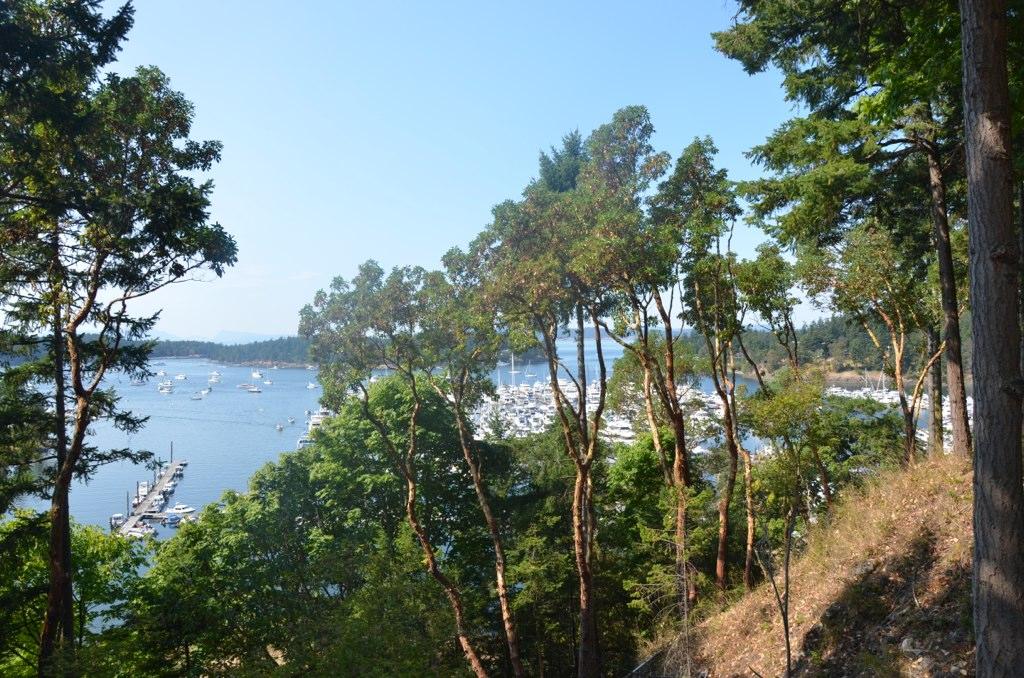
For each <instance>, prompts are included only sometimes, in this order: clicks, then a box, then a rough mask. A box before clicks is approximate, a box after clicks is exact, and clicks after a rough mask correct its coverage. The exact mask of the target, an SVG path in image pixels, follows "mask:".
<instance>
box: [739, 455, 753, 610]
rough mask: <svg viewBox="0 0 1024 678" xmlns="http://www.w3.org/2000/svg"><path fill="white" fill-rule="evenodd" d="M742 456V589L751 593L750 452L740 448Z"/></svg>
mask: <svg viewBox="0 0 1024 678" xmlns="http://www.w3.org/2000/svg"><path fill="white" fill-rule="evenodd" d="M740 453H741V454H742V455H743V492H744V495H745V499H746V505H747V550H746V557H745V559H744V561H743V588H744V589H745V590H747V591H751V590H753V588H754V532H755V530H754V528H755V527H756V525H755V523H754V485H753V474H752V464H751V459H750V452H748V451H747V450H746V448H744V447H742V446H741V447H740Z"/></svg>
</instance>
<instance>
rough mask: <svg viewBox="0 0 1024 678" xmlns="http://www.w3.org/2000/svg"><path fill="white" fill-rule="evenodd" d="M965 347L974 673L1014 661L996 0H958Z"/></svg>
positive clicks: (1011, 416)
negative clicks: (966, 263)
mask: <svg viewBox="0 0 1024 678" xmlns="http://www.w3.org/2000/svg"><path fill="white" fill-rule="evenodd" d="M960 13H961V32H962V38H963V40H962V42H963V68H964V78H963V82H964V128H965V133H966V138H967V179H968V192H967V205H968V218H969V226H970V228H969V235H970V252H971V259H970V264H971V304H972V308H973V312H972V314H971V327H972V337H973V340H974V346H973V350H972V356H973V357H972V367H973V375H974V433H975V439H976V448H975V450H976V453H975V460H974V581H973V594H974V633H975V642H976V653H975V662H976V670H977V675H978V676H981V677H982V678H988V677H989V676H1012V675H1019V671H1020V668H1021V667H1022V666H1024V642H1021V639H1022V638H1024V558H1022V557H1021V554H1022V553H1024V474H1022V468H1021V395H1022V389H1021V385H1022V384H1021V377H1020V360H1021V356H1020V350H1021V349H1020V327H1019V326H1018V324H1017V311H1018V307H1017V296H1018V286H1019V275H1018V273H1019V266H1020V260H1019V253H1018V251H1017V237H1016V234H1015V233H1014V224H1013V194H1012V191H1013V184H1012V177H1013V170H1012V166H1011V159H1012V157H1013V155H1012V150H1011V145H1010V102H1009V87H1008V76H1007V56H1006V45H1007V7H1006V2H1005V0H960Z"/></svg>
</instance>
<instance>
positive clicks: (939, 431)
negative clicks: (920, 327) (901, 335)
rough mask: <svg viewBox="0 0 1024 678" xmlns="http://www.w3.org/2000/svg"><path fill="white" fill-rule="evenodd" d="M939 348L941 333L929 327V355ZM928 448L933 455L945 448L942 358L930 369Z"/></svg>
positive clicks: (938, 453) (939, 453)
mask: <svg viewBox="0 0 1024 678" xmlns="http://www.w3.org/2000/svg"><path fill="white" fill-rule="evenodd" d="M938 350H939V333H938V331H937V330H936V329H935V328H934V327H929V328H928V355H935V352H936V351H938ZM928 374H929V377H930V379H929V380H928V403H929V408H928V450H929V454H931V455H932V456H938V455H941V454H942V453H943V452H944V450H943V440H942V439H943V436H944V435H945V432H944V431H943V428H942V360H941V359H940V360H936V361H935V363H934V364H933V365H932V366H931V368H930V369H929V370H928Z"/></svg>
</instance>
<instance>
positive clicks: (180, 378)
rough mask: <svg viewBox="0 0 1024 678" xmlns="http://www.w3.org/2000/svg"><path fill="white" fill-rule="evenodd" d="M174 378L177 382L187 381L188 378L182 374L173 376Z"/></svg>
mask: <svg viewBox="0 0 1024 678" xmlns="http://www.w3.org/2000/svg"><path fill="white" fill-rule="evenodd" d="M174 378H175V379H177V380H178V381H185V380H186V379H188V377H186V376H185V375H184V374H176V375H174Z"/></svg>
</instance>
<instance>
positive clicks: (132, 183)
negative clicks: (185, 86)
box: [0, 68, 235, 673]
mask: <svg viewBox="0 0 1024 678" xmlns="http://www.w3.org/2000/svg"><path fill="white" fill-rule="evenodd" d="M82 84H83V85H85V86H90V83H82ZM83 105H84V106H85V107H86V114H85V117H84V119H85V121H86V122H85V123H84V124H83V126H82V127H81V129H79V130H78V131H77V132H76V134H75V135H74V136H73V137H68V136H67V135H63V134H59V133H55V134H48V133H47V129H48V128H47V126H46V125H37V126H36V127H35V128H34V132H33V133H34V134H36V135H37V142H38V152H37V153H36V155H35V157H34V159H33V160H32V165H31V167H30V170H29V174H30V176H31V179H30V180H29V181H26V182H25V183H24V187H23V189H22V190H21V191H20V192H19V193H18V194H17V196H16V197H15V198H14V200H16V201H17V204H12V203H8V204H9V205H11V207H12V209H10V210H9V212H8V213H7V214H6V215H5V217H6V219H5V226H6V228H5V229H4V231H3V235H2V239H3V241H2V244H3V248H2V250H3V253H2V254H0V270H2V271H3V277H4V280H5V281H7V284H8V294H7V295H6V297H5V301H6V302H8V303H7V304H6V306H5V308H4V309H3V310H4V313H5V314H6V316H7V318H8V321H9V322H10V323H11V324H12V325H13V326H14V327H16V328H18V330H19V331H20V332H22V333H23V334H24V335H32V336H46V337H48V341H47V353H46V357H45V360H47V361H48V364H49V365H50V368H51V371H50V375H49V376H48V381H49V386H48V388H49V389H52V398H53V400H52V411H53V413H54V432H55V438H54V441H53V446H54V457H55V464H54V467H53V478H52V483H51V487H50V496H51V508H50V523H51V528H50V529H51V533H50V561H49V562H50V575H51V577H50V594H49V600H48V605H47V610H46V618H45V620H44V623H43V630H42V633H41V638H42V642H41V647H40V672H41V673H48V672H51V671H53V670H56V666H57V664H56V662H59V661H61V657H60V656H59V655H61V653H63V652H71V651H72V650H73V638H74V628H75V627H74V611H73V609H72V572H73V570H72V567H71V557H72V553H71V542H70V527H69V525H70V508H69V493H70V489H71V483H72V481H73V480H74V479H75V478H83V477H88V476H89V475H90V474H91V473H92V472H93V470H94V469H95V468H96V467H97V466H98V465H100V464H103V463H107V462H109V461H113V460H117V459H133V460H136V461H137V460H140V459H143V458H145V454H142V453H137V452H133V451H132V450H128V449H118V450H98V449H96V448H94V447H93V446H91V445H90V444H89V442H88V440H87V435H88V430H89V428H90V426H91V425H92V424H93V422H95V421H97V420H100V419H109V420H112V422H113V423H114V425H115V426H117V427H119V428H121V429H123V430H126V431H132V430H135V429H137V428H138V427H139V426H140V425H141V424H142V423H143V421H144V420H142V419H140V418H138V417H135V416H133V415H131V413H129V412H125V411H122V410H120V409H119V408H118V407H117V397H116V394H115V393H114V392H113V391H112V390H110V389H107V388H104V379H105V377H107V376H108V375H109V374H110V373H113V372H124V373H127V374H129V375H134V376H139V375H143V374H145V373H146V360H147V357H148V355H149V351H150V349H151V345H150V344H149V343H146V342H144V341H141V340H142V339H143V338H144V337H145V335H146V333H147V332H148V331H149V329H150V328H151V327H152V326H153V323H154V322H155V320H156V315H149V316H133V315H131V314H130V313H129V311H130V308H131V307H132V305H133V301H134V300H136V299H139V298H141V297H145V296H147V295H150V294H152V293H153V292H156V291H157V290H159V289H162V288H163V287H166V286H167V285H170V284H172V283H175V282H177V281H180V280H183V279H187V278H189V277H191V276H192V275H193V274H195V273H197V272H199V271H201V270H204V269H208V270H212V271H213V272H214V273H216V274H218V275H219V274H221V273H222V272H223V270H224V268H225V267H226V266H228V265H230V264H231V263H233V262H234V259H235V243H234V241H233V240H232V239H231V237H230V236H228V235H227V234H226V233H225V232H224V230H223V229H222V228H221V227H220V226H219V225H218V224H215V223H211V222H210V220H209V211H208V210H209V204H210V201H209V195H210V192H211V190H212V185H211V184H210V183H209V182H206V183H197V182H196V180H195V179H193V178H192V176H191V175H192V174H193V173H196V172H202V171H205V170H208V169H209V168H210V166H211V165H212V163H214V162H215V161H216V160H217V159H218V158H219V155H220V144H219V143H217V142H196V141H192V140H190V139H189V131H190V127H191V121H192V115H193V113H192V106H191V104H190V103H189V102H188V101H187V100H186V99H185V98H184V97H183V96H182V95H181V94H179V93H178V92H175V91H173V90H171V89H170V87H169V85H168V82H167V79H166V78H165V77H164V76H163V74H161V73H160V72H159V71H157V70H156V69H152V68H151V69H141V70H139V71H138V72H137V73H136V74H135V75H133V76H130V77H126V78H123V77H119V76H113V75H111V76H108V77H107V79H106V80H105V81H104V82H103V83H102V85H100V86H98V87H96V88H95V89H90V90H89V91H88V93H87V96H86V97H85V98H84V102H83ZM58 639H59V640H58ZM58 645H59V647H58Z"/></svg>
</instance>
